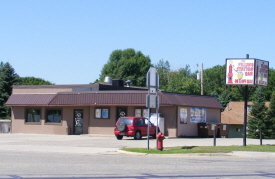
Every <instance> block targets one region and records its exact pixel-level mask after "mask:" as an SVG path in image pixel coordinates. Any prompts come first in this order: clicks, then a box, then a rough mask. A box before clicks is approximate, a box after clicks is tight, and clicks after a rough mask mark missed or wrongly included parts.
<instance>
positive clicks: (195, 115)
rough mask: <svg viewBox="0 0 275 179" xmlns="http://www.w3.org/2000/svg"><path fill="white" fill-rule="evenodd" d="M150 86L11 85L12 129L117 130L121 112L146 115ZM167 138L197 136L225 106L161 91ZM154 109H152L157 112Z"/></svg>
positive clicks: (48, 131)
mask: <svg viewBox="0 0 275 179" xmlns="http://www.w3.org/2000/svg"><path fill="white" fill-rule="evenodd" d="M146 94H148V89H147V88H140V87H130V86H124V83H123V81H122V82H121V81H120V80H113V82H112V84H102V83H94V84H89V85H30V86H13V91H12V95H11V96H10V98H9V99H8V101H7V102H6V105H7V106H11V107H12V109H11V114H12V115H11V120H12V128H11V132H12V133H36V134H62V135H65V134H113V131H114V126H115V123H116V121H117V119H118V118H119V116H120V115H125V116H148V109H147V108H146ZM158 94H159V103H160V104H159V113H162V115H163V117H164V131H162V132H163V133H164V134H165V135H166V136H169V137H180V136H198V129H197V123H198V122H206V121H207V122H217V123H219V122H220V121H221V109H223V108H222V106H221V105H220V104H219V102H218V101H217V100H216V99H215V98H214V97H210V96H199V95H186V94H178V93H168V92H164V91H159V92H158ZM155 112H156V110H155V109H151V113H155Z"/></svg>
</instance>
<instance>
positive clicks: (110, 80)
mask: <svg viewBox="0 0 275 179" xmlns="http://www.w3.org/2000/svg"><path fill="white" fill-rule="evenodd" d="M104 83H107V84H111V83H112V78H111V77H109V76H106V77H105V79H104Z"/></svg>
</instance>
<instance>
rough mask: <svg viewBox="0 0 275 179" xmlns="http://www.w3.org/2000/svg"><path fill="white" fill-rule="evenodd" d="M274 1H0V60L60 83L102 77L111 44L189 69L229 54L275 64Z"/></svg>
mask: <svg viewBox="0 0 275 179" xmlns="http://www.w3.org/2000/svg"><path fill="white" fill-rule="evenodd" d="M274 9H275V1H274V0H264V1H260V0H230V1H229V0H195V1H194V0H180V1H178V0H173V1H162V0H150V1H148V0H56V1H49V0H39V1H37V0H32V1H30V0H24V1H21V0H0V61H2V62H4V63H6V62H9V63H10V65H11V66H12V67H13V68H14V69H15V72H16V73H17V74H18V75H19V76H20V77H31V76H33V77H36V78H42V79H44V80H47V81H50V82H52V83H54V84H57V85H63V84H89V83H93V82H94V81H95V80H96V79H98V78H99V75H100V74H101V70H102V68H103V66H104V65H105V64H106V63H107V62H108V60H109V56H110V54H111V53H112V52H113V51H114V50H118V49H120V50H125V49H128V48H133V49H134V50H135V51H141V52H142V53H143V54H144V55H145V56H149V57H150V59H151V63H152V64H157V63H158V62H159V61H160V60H164V61H168V62H169V63H170V66H171V70H178V69H179V68H184V67H185V66H186V65H190V68H191V71H192V72H195V71H196V70H200V68H201V67H200V65H201V64H203V68H204V69H207V68H212V67H214V66H216V65H224V64H225V59H226V58H246V54H249V57H250V58H258V59H261V60H266V61H269V67H270V68H274V67H275V60H274V59H275V50H274V49H275V10H274Z"/></svg>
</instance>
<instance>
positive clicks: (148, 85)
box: [147, 71, 151, 150]
mask: <svg viewBox="0 0 275 179" xmlns="http://www.w3.org/2000/svg"><path fill="white" fill-rule="evenodd" d="M148 78H149V80H148V123H147V150H149V123H150V122H149V121H150V117H151V116H150V71H149V72H148Z"/></svg>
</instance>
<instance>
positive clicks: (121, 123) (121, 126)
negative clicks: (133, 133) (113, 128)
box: [117, 122, 126, 132]
mask: <svg viewBox="0 0 275 179" xmlns="http://www.w3.org/2000/svg"><path fill="white" fill-rule="evenodd" d="M125 129H126V124H125V123H124V122H119V123H118V124H117V130H119V131H120V132H123V131H125Z"/></svg>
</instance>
